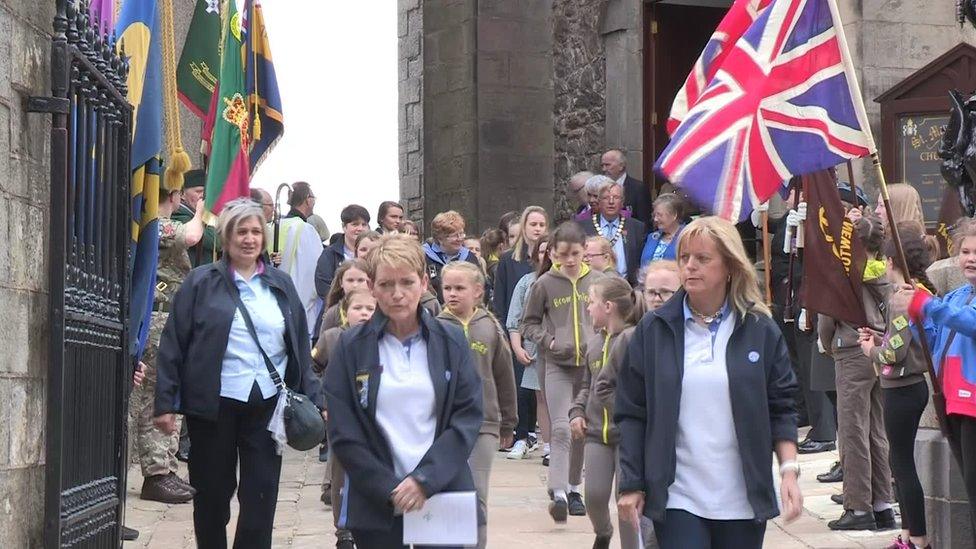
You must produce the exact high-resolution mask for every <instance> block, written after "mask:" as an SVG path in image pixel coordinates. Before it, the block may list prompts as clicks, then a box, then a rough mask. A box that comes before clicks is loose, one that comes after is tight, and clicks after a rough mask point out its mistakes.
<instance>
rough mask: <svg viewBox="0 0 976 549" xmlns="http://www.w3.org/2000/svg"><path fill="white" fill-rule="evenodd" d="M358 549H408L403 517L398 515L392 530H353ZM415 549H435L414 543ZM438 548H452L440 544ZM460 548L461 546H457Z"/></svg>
mask: <svg viewBox="0 0 976 549" xmlns="http://www.w3.org/2000/svg"><path fill="white" fill-rule="evenodd" d="M352 537H353V539H354V540H356V549H400V548H403V549H406V547H407V546H406V545H404V544H403V517H396V519H394V521H393V528H392V529H391V530H353V531H352ZM413 549H434V548H433V547H432V546H430V545H414V546H413ZM436 549H452V548H451V547H449V546H443V545H439V546H437V548H436ZM456 549H460V547H458V548H456Z"/></svg>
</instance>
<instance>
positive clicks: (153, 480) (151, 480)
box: [139, 473, 197, 503]
mask: <svg viewBox="0 0 976 549" xmlns="http://www.w3.org/2000/svg"><path fill="white" fill-rule="evenodd" d="M196 493H197V491H196V490H195V489H193V487H192V486H190V485H189V484H187V483H186V481H184V480H183V479H181V478H180V477H178V476H176V473H169V474H166V475H152V476H150V477H146V479H145V480H143V481H142V493H141V494H140V495H139V497H141V498H142V499H144V500H148V501H159V502H162V503H186V502H188V501H191V500H193V496H194V495H195V494H196Z"/></svg>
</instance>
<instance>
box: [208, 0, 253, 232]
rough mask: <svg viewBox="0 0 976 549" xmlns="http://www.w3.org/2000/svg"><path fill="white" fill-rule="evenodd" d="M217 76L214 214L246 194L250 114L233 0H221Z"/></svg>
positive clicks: (211, 180)
mask: <svg viewBox="0 0 976 549" xmlns="http://www.w3.org/2000/svg"><path fill="white" fill-rule="evenodd" d="M223 6H224V9H225V12H224V13H222V14H221V21H222V24H223V25H224V30H223V33H222V34H223V36H222V37H223V41H224V44H223V48H222V49H221V50H220V51H221V55H220V76H219V84H218V86H217V91H216V93H215V94H214V98H215V101H214V103H213V109H214V112H213V113H211V114H212V117H211V118H212V120H213V141H212V145H211V150H210V165H209V166H208V168H207V187H206V191H205V194H204V196H205V198H206V203H207V210H208V211H210V212H212V213H214V214H217V213H219V212H220V210H222V209H223V207H224V204H225V203H227V202H228V201H229V200H233V199H235V198H238V197H241V196H247V194H248V191H249V183H250V180H251V178H250V167H249V161H248V150H249V148H248V147H249V145H248V137H249V136H250V126H251V115H250V112H248V111H249V109H248V104H247V99H246V97H245V96H246V95H247V87H246V85H245V82H244V59H243V51H244V42H243V40H244V38H245V36H244V29H243V21H242V17H241V13H240V12H239V11H237V3H236V2H235V1H234V0H224V4H223Z"/></svg>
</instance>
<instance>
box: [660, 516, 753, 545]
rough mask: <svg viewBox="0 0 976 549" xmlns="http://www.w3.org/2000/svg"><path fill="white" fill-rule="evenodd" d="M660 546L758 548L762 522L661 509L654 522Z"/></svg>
mask: <svg viewBox="0 0 976 549" xmlns="http://www.w3.org/2000/svg"><path fill="white" fill-rule="evenodd" d="M654 534H655V536H657V543H658V545H659V546H660V547H661V549H762V546H763V538H764V537H766V522H765V521H763V522H757V521H754V520H710V519H705V518H701V517H699V516H698V515H693V514H691V513H689V512H688V511H684V510H681V509H668V510H666V511H665V516H664V521H662V522H659V521H656V520H655V521H654Z"/></svg>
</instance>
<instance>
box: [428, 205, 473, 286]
mask: <svg viewBox="0 0 976 549" xmlns="http://www.w3.org/2000/svg"><path fill="white" fill-rule="evenodd" d="M430 231H431V233H432V235H431V236H432V239H431V241H430V242H427V243H425V244H424V256H425V258H426V261H427V276H428V278H429V279H430V286H431V287H432V288H433V290H434V293H435V294H436V295H437V301H439V302H440V303H444V295H443V293H442V292H441V269H443V268H444V265H447V264H448V263H450V262H452V261H467V262H468V263H471V264H472V265H474V266H476V267H478V268H481V263H480V262H479V261H478V257H477V256H476V255H474V254H473V253H471V252H470V251H469V250H468V249H467V248H465V247H464V236H465V234H464V218H463V217H461V214H459V213H457V212H456V211H454V210H449V211H446V212H441V213H439V214H437V215H435V216H434V219H433V221H431V222H430Z"/></svg>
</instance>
